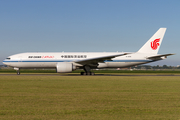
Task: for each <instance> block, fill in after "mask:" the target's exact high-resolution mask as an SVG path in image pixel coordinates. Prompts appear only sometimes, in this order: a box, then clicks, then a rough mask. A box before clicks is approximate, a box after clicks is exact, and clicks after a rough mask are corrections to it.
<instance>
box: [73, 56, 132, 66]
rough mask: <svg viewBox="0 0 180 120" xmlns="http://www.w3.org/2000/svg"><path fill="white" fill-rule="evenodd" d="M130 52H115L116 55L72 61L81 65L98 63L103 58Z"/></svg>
mask: <svg viewBox="0 0 180 120" xmlns="http://www.w3.org/2000/svg"><path fill="white" fill-rule="evenodd" d="M127 54H130V53H123V54H117V55H109V56H103V57H95V58H90V59H84V60H79V61H74V62H75V63H78V64H81V65H98V63H99V62H102V63H103V62H104V61H105V60H112V59H113V58H115V57H118V56H123V55H127Z"/></svg>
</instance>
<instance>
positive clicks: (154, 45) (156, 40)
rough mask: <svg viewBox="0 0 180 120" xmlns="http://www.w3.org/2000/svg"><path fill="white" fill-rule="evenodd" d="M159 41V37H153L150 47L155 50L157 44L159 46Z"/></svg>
mask: <svg viewBox="0 0 180 120" xmlns="http://www.w3.org/2000/svg"><path fill="white" fill-rule="evenodd" d="M159 41H160V38H159V39H155V40H154V41H152V42H151V48H152V49H153V50H156V49H157V48H158V46H159V43H158V42H159Z"/></svg>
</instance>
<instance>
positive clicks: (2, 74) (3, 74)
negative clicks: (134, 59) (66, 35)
mask: <svg viewBox="0 0 180 120" xmlns="http://www.w3.org/2000/svg"><path fill="white" fill-rule="evenodd" d="M0 76H82V77H85V76H92V77H93V76H180V74H95V75H80V74H41V73H40V74H33V73H32V74H31V73H30V74H27V73H22V74H20V75H17V74H13V73H12V74H9V73H7V74H5V73H1V74H0Z"/></svg>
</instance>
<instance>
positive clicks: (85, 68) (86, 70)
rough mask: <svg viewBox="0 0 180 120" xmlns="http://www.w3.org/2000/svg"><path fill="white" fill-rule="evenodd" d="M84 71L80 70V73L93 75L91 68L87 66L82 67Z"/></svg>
mask: <svg viewBox="0 0 180 120" xmlns="http://www.w3.org/2000/svg"><path fill="white" fill-rule="evenodd" d="M83 69H84V71H85V72H81V75H95V74H94V72H91V71H90V70H91V68H90V67H89V66H84V67H83Z"/></svg>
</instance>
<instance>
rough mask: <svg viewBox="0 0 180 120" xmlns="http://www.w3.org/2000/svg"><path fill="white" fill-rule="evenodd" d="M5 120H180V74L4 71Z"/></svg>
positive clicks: (0, 83) (1, 113)
mask: <svg viewBox="0 0 180 120" xmlns="http://www.w3.org/2000/svg"><path fill="white" fill-rule="evenodd" d="M0 119H1V120H6V119H11V120H12V119H13V120H19V119H22V120H27V119H28V120H32V119H35V120H44V119H46V120H56V119H62V120H84V119H86V120H134V119H139V120H142V119H149V120H160V119H161V120H180V76H48V75H47V76H43V75H41V76H37V75H36V76H0Z"/></svg>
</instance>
